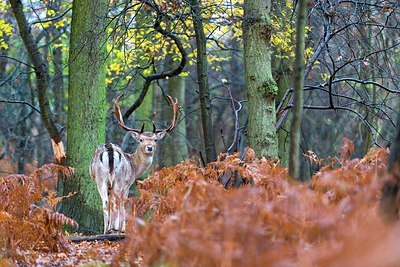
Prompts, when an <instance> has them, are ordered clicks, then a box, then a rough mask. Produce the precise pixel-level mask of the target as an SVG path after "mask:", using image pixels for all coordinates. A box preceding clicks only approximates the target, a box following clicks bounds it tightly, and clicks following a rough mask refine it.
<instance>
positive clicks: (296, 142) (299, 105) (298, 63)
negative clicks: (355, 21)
mask: <svg viewBox="0 0 400 267" xmlns="http://www.w3.org/2000/svg"><path fill="white" fill-rule="evenodd" d="M297 5H298V10H297V23H296V55H295V61H294V65H293V71H294V75H293V87H294V103H293V114H292V116H293V117H292V124H291V127H290V150H289V175H290V176H291V177H292V178H294V179H300V161H299V153H300V127H301V117H302V115H303V86H304V40H305V31H306V30H305V26H306V16H307V0H299V1H298V2H297Z"/></svg>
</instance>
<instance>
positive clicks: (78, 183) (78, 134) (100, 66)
mask: <svg viewBox="0 0 400 267" xmlns="http://www.w3.org/2000/svg"><path fill="white" fill-rule="evenodd" d="M72 10H73V11H72V31H71V42H70V55H69V77H68V78H69V87H68V92H69V99H68V132H67V134H68V147H67V151H68V158H67V163H68V165H69V166H72V167H74V168H75V173H74V175H73V176H72V177H70V178H68V179H66V180H65V184H64V191H65V193H64V194H68V193H71V192H76V194H75V195H74V196H73V197H70V198H67V199H66V200H65V201H64V202H63V206H62V211H63V213H65V214H66V215H67V216H69V217H71V218H73V219H74V220H76V221H77V222H78V223H79V227H80V228H79V231H80V232H85V233H93V232H95V233H97V232H101V229H102V221H103V220H102V209H101V202H100V196H99V193H98V190H97V185H96V184H95V183H94V182H93V181H92V179H91V178H90V176H89V164H90V160H91V158H92V155H93V151H94V150H95V148H96V147H97V146H99V145H100V144H102V143H104V142H105V116H106V114H105V111H106V109H105V108H106V105H105V99H106V84H105V75H106V72H105V60H106V44H105V42H106V40H105V30H106V29H105V28H106V15H107V11H108V1H106V0H101V1H96V0H84V1H74V2H73V7H72Z"/></svg>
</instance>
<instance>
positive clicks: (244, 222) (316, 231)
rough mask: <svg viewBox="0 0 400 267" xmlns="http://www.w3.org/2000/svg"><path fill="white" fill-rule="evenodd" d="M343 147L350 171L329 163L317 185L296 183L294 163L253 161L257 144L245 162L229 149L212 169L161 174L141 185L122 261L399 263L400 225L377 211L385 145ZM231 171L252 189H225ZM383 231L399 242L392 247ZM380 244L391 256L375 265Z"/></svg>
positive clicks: (181, 168)
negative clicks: (360, 151)
mask: <svg viewBox="0 0 400 267" xmlns="http://www.w3.org/2000/svg"><path fill="white" fill-rule="evenodd" d="M345 146H346V147H344V148H343V151H341V152H342V154H343V158H342V159H341V161H340V162H341V164H343V165H342V167H341V168H337V169H332V167H330V168H325V169H322V170H321V171H320V172H319V173H317V174H316V175H315V176H314V177H313V179H312V181H311V182H309V183H301V184H300V183H297V182H294V181H291V180H290V179H289V178H288V175H287V171H286V169H284V168H282V167H280V166H279V165H276V164H275V163H273V162H269V161H267V160H264V159H261V160H257V159H255V158H254V156H253V154H252V153H251V152H252V151H251V150H248V154H247V155H248V156H246V157H245V158H244V159H243V160H240V159H239V158H238V155H233V156H226V155H222V156H220V157H219V159H218V161H217V162H215V163H212V164H209V165H208V166H207V167H206V168H201V167H200V166H198V165H197V164H196V163H195V162H194V161H190V162H186V163H182V164H180V165H178V166H175V167H171V168H165V169H163V170H161V171H160V172H157V173H155V174H154V176H153V177H151V178H150V179H148V180H145V181H143V182H142V183H140V184H139V185H138V188H139V190H140V193H141V195H140V197H139V198H135V199H132V203H131V204H132V207H133V208H132V212H131V220H130V221H129V224H128V228H127V230H128V238H127V240H126V242H125V243H124V245H123V246H122V248H121V252H120V254H119V255H118V256H119V257H117V258H116V259H115V263H116V264H117V263H118V261H124V260H125V259H129V261H130V264H132V265H136V264H137V263H138V259H140V265H141V266H153V265H157V264H161V265H163V264H166V265H168V266H361V265H359V264H358V265H357V263H362V266H384V265H385V264H386V265H389V266H395V265H390V264H393V263H395V262H398V260H399V256H398V255H399V254H398V253H397V249H396V247H398V246H399V245H400V241H397V240H395V239H393V238H391V235H394V234H396V233H397V232H398V231H400V229H397V227H394V228H389V227H386V226H385V225H383V224H382V223H381V220H380V219H379V218H378V216H377V204H378V202H379V197H380V188H381V186H382V182H383V179H382V176H383V174H384V173H385V164H386V157H387V151H386V150H371V151H370V153H369V154H368V155H366V156H365V157H364V158H363V159H361V160H359V159H353V160H350V155H351V152H352V146H351V143H349V142H347V143H345ZM228 171H232V172H238V173H239V174H240V175H241V176H242V177H243V178H245V179H248V180H250V181H252V183H253V185H252V186H251V185H246V186H244V187H241V188H239V189H234V188H231V187H228V188H225V187H224V186H222V185H221V184H220V183H218V180H219V178H220V176H221V175H223V174H224V173H226V172H228ZM372 229H373V230H372ZM370 231H375V232H374V234H373V235H370V234H369V233H370ZM379 237H381V238H382V240H384V241H387V242H389V244H391V248H390V249H387V251H386V252H385V251H384V244H383V242H382V240H379ZM360 242H361V243H360ZM360 248H361V249H360ZM363 249H365V250H366V251H369V252H371V253H370V254H368V255H362V254H361V251H362V250H363ZM374 249H377V250H378V251H379V252H380V253H383V254H382V255H384V256H382V257H376V258H373V259H371V261H368V257H373V256H374V257H375V256H376V255H375V254H374V253H372V252H373V250H374ZM353 256H354V257H356V258H354V257H353ZM378 259H379V260H381V262H382V263H383V265H379V264H377V263H378ZM374 264H375V265H374ZM386 265H385V266H386Z"/></svg>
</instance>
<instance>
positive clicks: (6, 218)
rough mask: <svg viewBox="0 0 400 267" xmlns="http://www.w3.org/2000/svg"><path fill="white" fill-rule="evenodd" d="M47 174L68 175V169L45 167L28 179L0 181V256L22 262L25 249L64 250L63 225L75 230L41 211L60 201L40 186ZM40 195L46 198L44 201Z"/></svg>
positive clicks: (67, 221)
mask: <svg viewBox="0 0 400 267" xmlns="http://www.w3.org/2000/svg"><path fill="white" fill-rule="evenodd" d="M48 172H50V173H52V174H53V175H54V177H58V174H61V175H64V176H66V175H69V174H71V172H72V169H71V168H68V167H64V166H60V165H56V164H48V165H44V166H43V167H42V168H40V169H38V170H36V171H35V172H33V173H32V174H31V175H30V176H26V175H20V174H13V175H9V176H7V177H5V178H2V179H0V232H1V233H2V234H1V236H0V248H1V249H2V250H1V251H3V253H2V254H3V255H0V256H3V257H11V258H14V259H18V260H20V261H21V262H23V260H24V256H23V253H22V251H24V250H27V249H40V250H43V251H61V250H65V249H67V247H68V246H67V243H66V242H65V241H64V240H63V238H62V235H61V231H60V230H61V227H62V226H63V225H64V224H67V225H73V226H76V222H74V221H73V220H71V219H69V218H67V217H65V216H64V215H62V214H59V213H56V212H52V211H51V210H50V209H48V208H45V207H43V206H50V207H55V205H56V203H57V201H59V199H60V198H57V197H56V194H55V192H53V191H49V189H48V188H46V187H45V186H44V184H43V182H42V178H43V175H44V174H45V173H48ZM43 194H45V195H47V196H46V197H45V198H44V197H43ZM43 200H44V202H43ZM44 203H47V204H44Z"/></svg>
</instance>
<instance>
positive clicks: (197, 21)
mask: <svg viewBox="0 0 400 267" xmlns="http://www.w3.org/2000/svg"><path fill="white" fill-rule="evenodd" d="M189 3H190V10H191V13H192V19H193V26H194V31H195V34H196V47H197V80H198V84H199V97H200V111H201V120H202V125H203V133H204V135H203V136H204V146H205V151H206V161H207V163H209V162H213V161H215V160H216V159H217V152H216V149H215V141H214V132H213V122H212V116H211V115H212V114H211V100H210V91H209V87H208V75H207V48H206V42H207V40H206V37H205V34H204V28H203V21H202V16H201V9H200V1H199V0H190V1H189Z"/></svg>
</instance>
